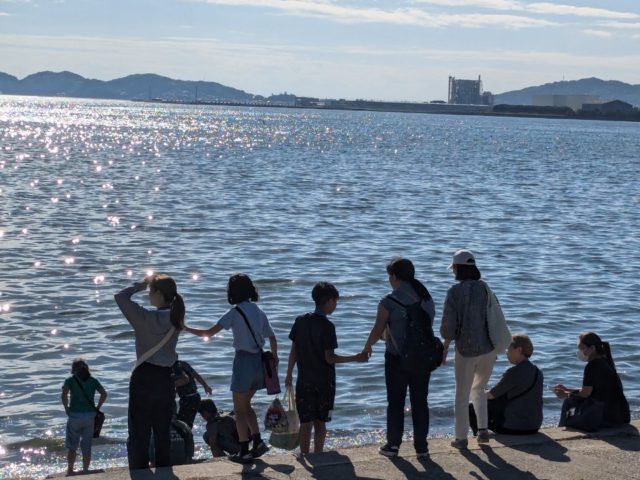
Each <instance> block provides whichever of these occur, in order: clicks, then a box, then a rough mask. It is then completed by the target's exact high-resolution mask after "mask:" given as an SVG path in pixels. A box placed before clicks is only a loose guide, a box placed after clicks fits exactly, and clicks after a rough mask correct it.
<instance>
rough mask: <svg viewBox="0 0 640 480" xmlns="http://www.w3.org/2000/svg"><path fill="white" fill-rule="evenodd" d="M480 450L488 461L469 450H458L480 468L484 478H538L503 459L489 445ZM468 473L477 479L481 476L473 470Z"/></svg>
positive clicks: (507, 479) (504, 479)
mask: <svg viewBox="0 0 640 480" xmlns="http://www.w3.org/2000/svg"><path fill="white" fill-rule="evenodd" d="M482 451H483V452H484V453H485V454H486V455H487V460H488V462H485V461H484V460H483V459H481V458H480V457H479V456H478V455H476V454H475V453H473V452H471V451H470V450H460V454H461V455H462V456H463V457H464V458H466V459H467V461H469V463H471V464H472V465H474V466H475V467H476V468H477V469H478V470H480V471H481V472H482V474H483V475H484V476H485V477H486V478H490V479H492V480H501V479H503V480H512V479H514V478H517V479H518V480H538V477H536V476H535V475H534V474H533V473H531V472H523V471H522V470H520V469H519V468H517V467H514V466H513V465H511V464H510V463H508V462H506V461H504V460H503V459H502V457H500V456H499V455H498V454H497V453H495V452H494V451H493V449H492V448H491V447H490V446H488V445H485V446H482ZM469 475H470V476H472V477H473V478H477V479H481V478H482V477H481V476H480V475H478V474H477V473H475V472H469Z"/></svg>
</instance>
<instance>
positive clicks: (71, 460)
mask: <svg viewBox="0 0 640 480" xmlns="http://www.w3.org/2000/svg"><path fill="white" fill-rule="evenodd" d="M76 457H77V451H76V450H71V449H69V450H67V475H72V474H73V466H74V465H75V463H76ZM89 465H91V455H90V454H89V455H84V454H83V455H82V470H83V471H84V472H88V471H89Z"/></svg>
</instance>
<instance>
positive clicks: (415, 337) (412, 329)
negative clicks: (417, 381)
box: [387, 295, 444, 373]
mask: <svg viewBox="0 0 640 480" xmlns="http://www.w3.org/2000/svg"><path fill="white" fill-rule="evenodd" d="M387 298H388V299H389V300H391V301H392V302H395V303H397V304H398V305H400V306H401V307H402V308H404V309H405V310H406V312H407V330H406V331H405V336H404V345H403V346H402V351H401V352H400V356H401V357H402V366H403V368H404V369H405V370H408V371H411V372H416V373H421V372H432V371H434V370H435V369H436V368H438V367H439V366H440V365H442V355H443V353H444V346H443V345H442V341H440V339H439V338H438V337H436V336H435V335H434V334H433V328H432V326H431V318H429V314H428V313H427V312H425V310H424V309H423V308H422V301H418V302H415V303H412V304H410V305H405V304H404V303H402V302H400V301H399V300H398V299H396V298H393V297H392V296H391V295H387ZM391 341H392V342H393V343H394V345H395V346H396V350H397V349H398V348H397V345H396V343H395V340H394V339H393V337H391Z"/></svg>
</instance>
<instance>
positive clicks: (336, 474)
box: [298, 451, 379, 480]
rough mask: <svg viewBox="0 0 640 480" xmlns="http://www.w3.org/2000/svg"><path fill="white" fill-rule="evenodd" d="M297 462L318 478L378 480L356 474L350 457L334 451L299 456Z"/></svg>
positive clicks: (323, 479) (324, 479) (329, 479)
mask: <svg viewBox="0 0 640 480" xmlns="http://www.w3.org/2000/svg"><path fill="white" fill-rule="evenodd" d="M298 463H299V464H300V466H302V467H303V468H304V469H305V470H306V471H307V472H309V473H310V474H311V476H312V477H313V478H316V479H318V480H336V479H338V478H349V479H358V480H379V479H378V478H371V477H359V476H358V475H356V469H355V467H354V466H353V463H352V462H351V459H350V458H349V457H348V456H346V455H342V454H341V453H338V452H336V451H330V452H323V453H312V454H310V455H305V456H299V457H298Z"/></svg>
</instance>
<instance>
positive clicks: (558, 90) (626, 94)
mask: <svg viewBox="0 0 640 480" xmlns="http://www.w3.org/2000/svg"><path fill="white" fill-rule="evenodd" d="M534 95H597V96H599V97H600V99H602V100H606V101H609V100H622V101H625V102H628V103H630V104H632V105H636V106H640V85H630V84H628V83H624V82H619V81H617V80H601V79H599V78H583V79H582V80H570V81H562V82H553V83H546V84H544V85H539V86H537V87H527V88H523V89H522V90H513V91H511V92H505V93H500V94H497V95H496V96H495V101H494V103H495V104H496V105H497V104H510V105H531V104H532V98H533V96H534Z"/></svg>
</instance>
